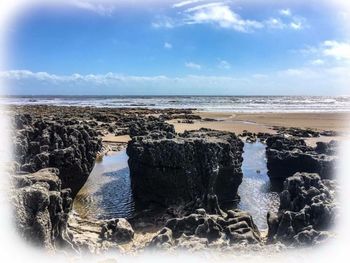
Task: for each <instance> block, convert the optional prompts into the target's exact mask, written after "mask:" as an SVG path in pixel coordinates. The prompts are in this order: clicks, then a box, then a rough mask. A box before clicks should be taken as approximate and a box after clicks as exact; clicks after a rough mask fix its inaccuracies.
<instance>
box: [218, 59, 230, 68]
mask: <svg viewBox="0 0 350 263" xmlns="http://www.w3.org/2000/svg"><path fill="white" fill-rule="evenodd" d="M218 68H221V69H230V68H231V64H230V63H229V62H227V61H226V60H220V61H219V63H218Z"/></svg>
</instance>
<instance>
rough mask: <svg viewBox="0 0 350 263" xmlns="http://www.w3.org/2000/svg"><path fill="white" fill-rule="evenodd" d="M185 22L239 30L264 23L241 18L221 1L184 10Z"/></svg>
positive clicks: (246, 30)
mask: <svg viewBox="0 0 350 263" xmlns="http://www.w3.org/2000/svg"><path fill="white" fill-rule="evenodd" d="M185 13H186V18H185V23H186V24H213V25H217V26H219V27H222V28H229V29H233V30H236V31H240V32H251V31H253V30H254V29H258V28H262V27H263V26H264V25H263V24H262V23H260V22H258V21H256V20H248V19H243V18H241V17H240V16H239V15H238V14H237V13H235V12H234V11H233V10H231V8H230V7H229V6H228V5H226V4H223V3H209V4H205V5H199V6H196V7H192V8H189V9H187V10H185Z"/></svg>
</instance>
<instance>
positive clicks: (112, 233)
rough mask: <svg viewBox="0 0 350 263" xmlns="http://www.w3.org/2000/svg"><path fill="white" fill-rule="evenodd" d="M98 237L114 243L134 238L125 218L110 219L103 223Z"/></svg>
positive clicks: (125, 241)
mask: <svg viewBox="0 0 350 263" xmlns="http://www.w3.org/2000/svg"><path fill="white" fill-rule="evenodd" d="M100 238H101V239H102V240H108V241H112V242H116V243H127V242H130V241H131V240H132V239H133V238H134V230H133V229H132V227H131V225H130V224H129V222H128V221H127V220H126V219H125V218H116V219H111V220H108V221H105V222H104V223H103V225H102V228H101V233H100Z"/></svg>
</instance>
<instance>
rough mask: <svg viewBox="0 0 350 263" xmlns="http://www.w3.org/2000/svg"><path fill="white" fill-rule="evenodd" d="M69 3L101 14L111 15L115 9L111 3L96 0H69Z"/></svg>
mask: <svg viewBox="0 0 350 263" xmlns="http://www.w3.org/2000/svg"><path fill="white" fill-rule="evenodd" d="M69 4H71V5H73V6H74V7H77V8H80V9H85V10H88V11H91V12H95V13H97V14H99V15H101V16H111V15H112V14H113V12H114V10H115V6H114V5H113V3H111V4H109V5H108V4H106V3H98V2H97V1H91V0H90V1H87V0H85V1H84V0H74V1H71V2H69Z"/></svg>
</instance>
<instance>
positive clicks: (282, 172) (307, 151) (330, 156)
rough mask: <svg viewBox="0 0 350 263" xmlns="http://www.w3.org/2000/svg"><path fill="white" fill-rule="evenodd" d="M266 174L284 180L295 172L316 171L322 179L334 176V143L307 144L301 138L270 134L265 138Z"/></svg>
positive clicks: (335, 162) (274, 178)
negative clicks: (314, 146) (313, 146)
mask: <svg viewBox="0 0 350 263" xmlns="http://www.w3.org/2000/svg"><path fill="white" fill-rule="evenodd" d="M266 146H267V148H266V157H267V168H268V175H269V176H270V178H271V179H272V180H276V179H277V180H284V179H285V178H287V177H289V176H292V175H293V174H294V173H296V172H308V173H318V174H319V175H320V176H321V178H322V179H331V178H334V175H335V173H336V167H337V160H338V158H337V156H335V155H334V153H335V143H334V142H331V143H328V144H327V143H318V146H317V147H316V148H312V147H310V146H307V145H306V143H305V141H304V140H302V139H295V138H286V137H283V136H278V135H277V136H271V137H269V138H268V139H267V140H266Z"/></svg>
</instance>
